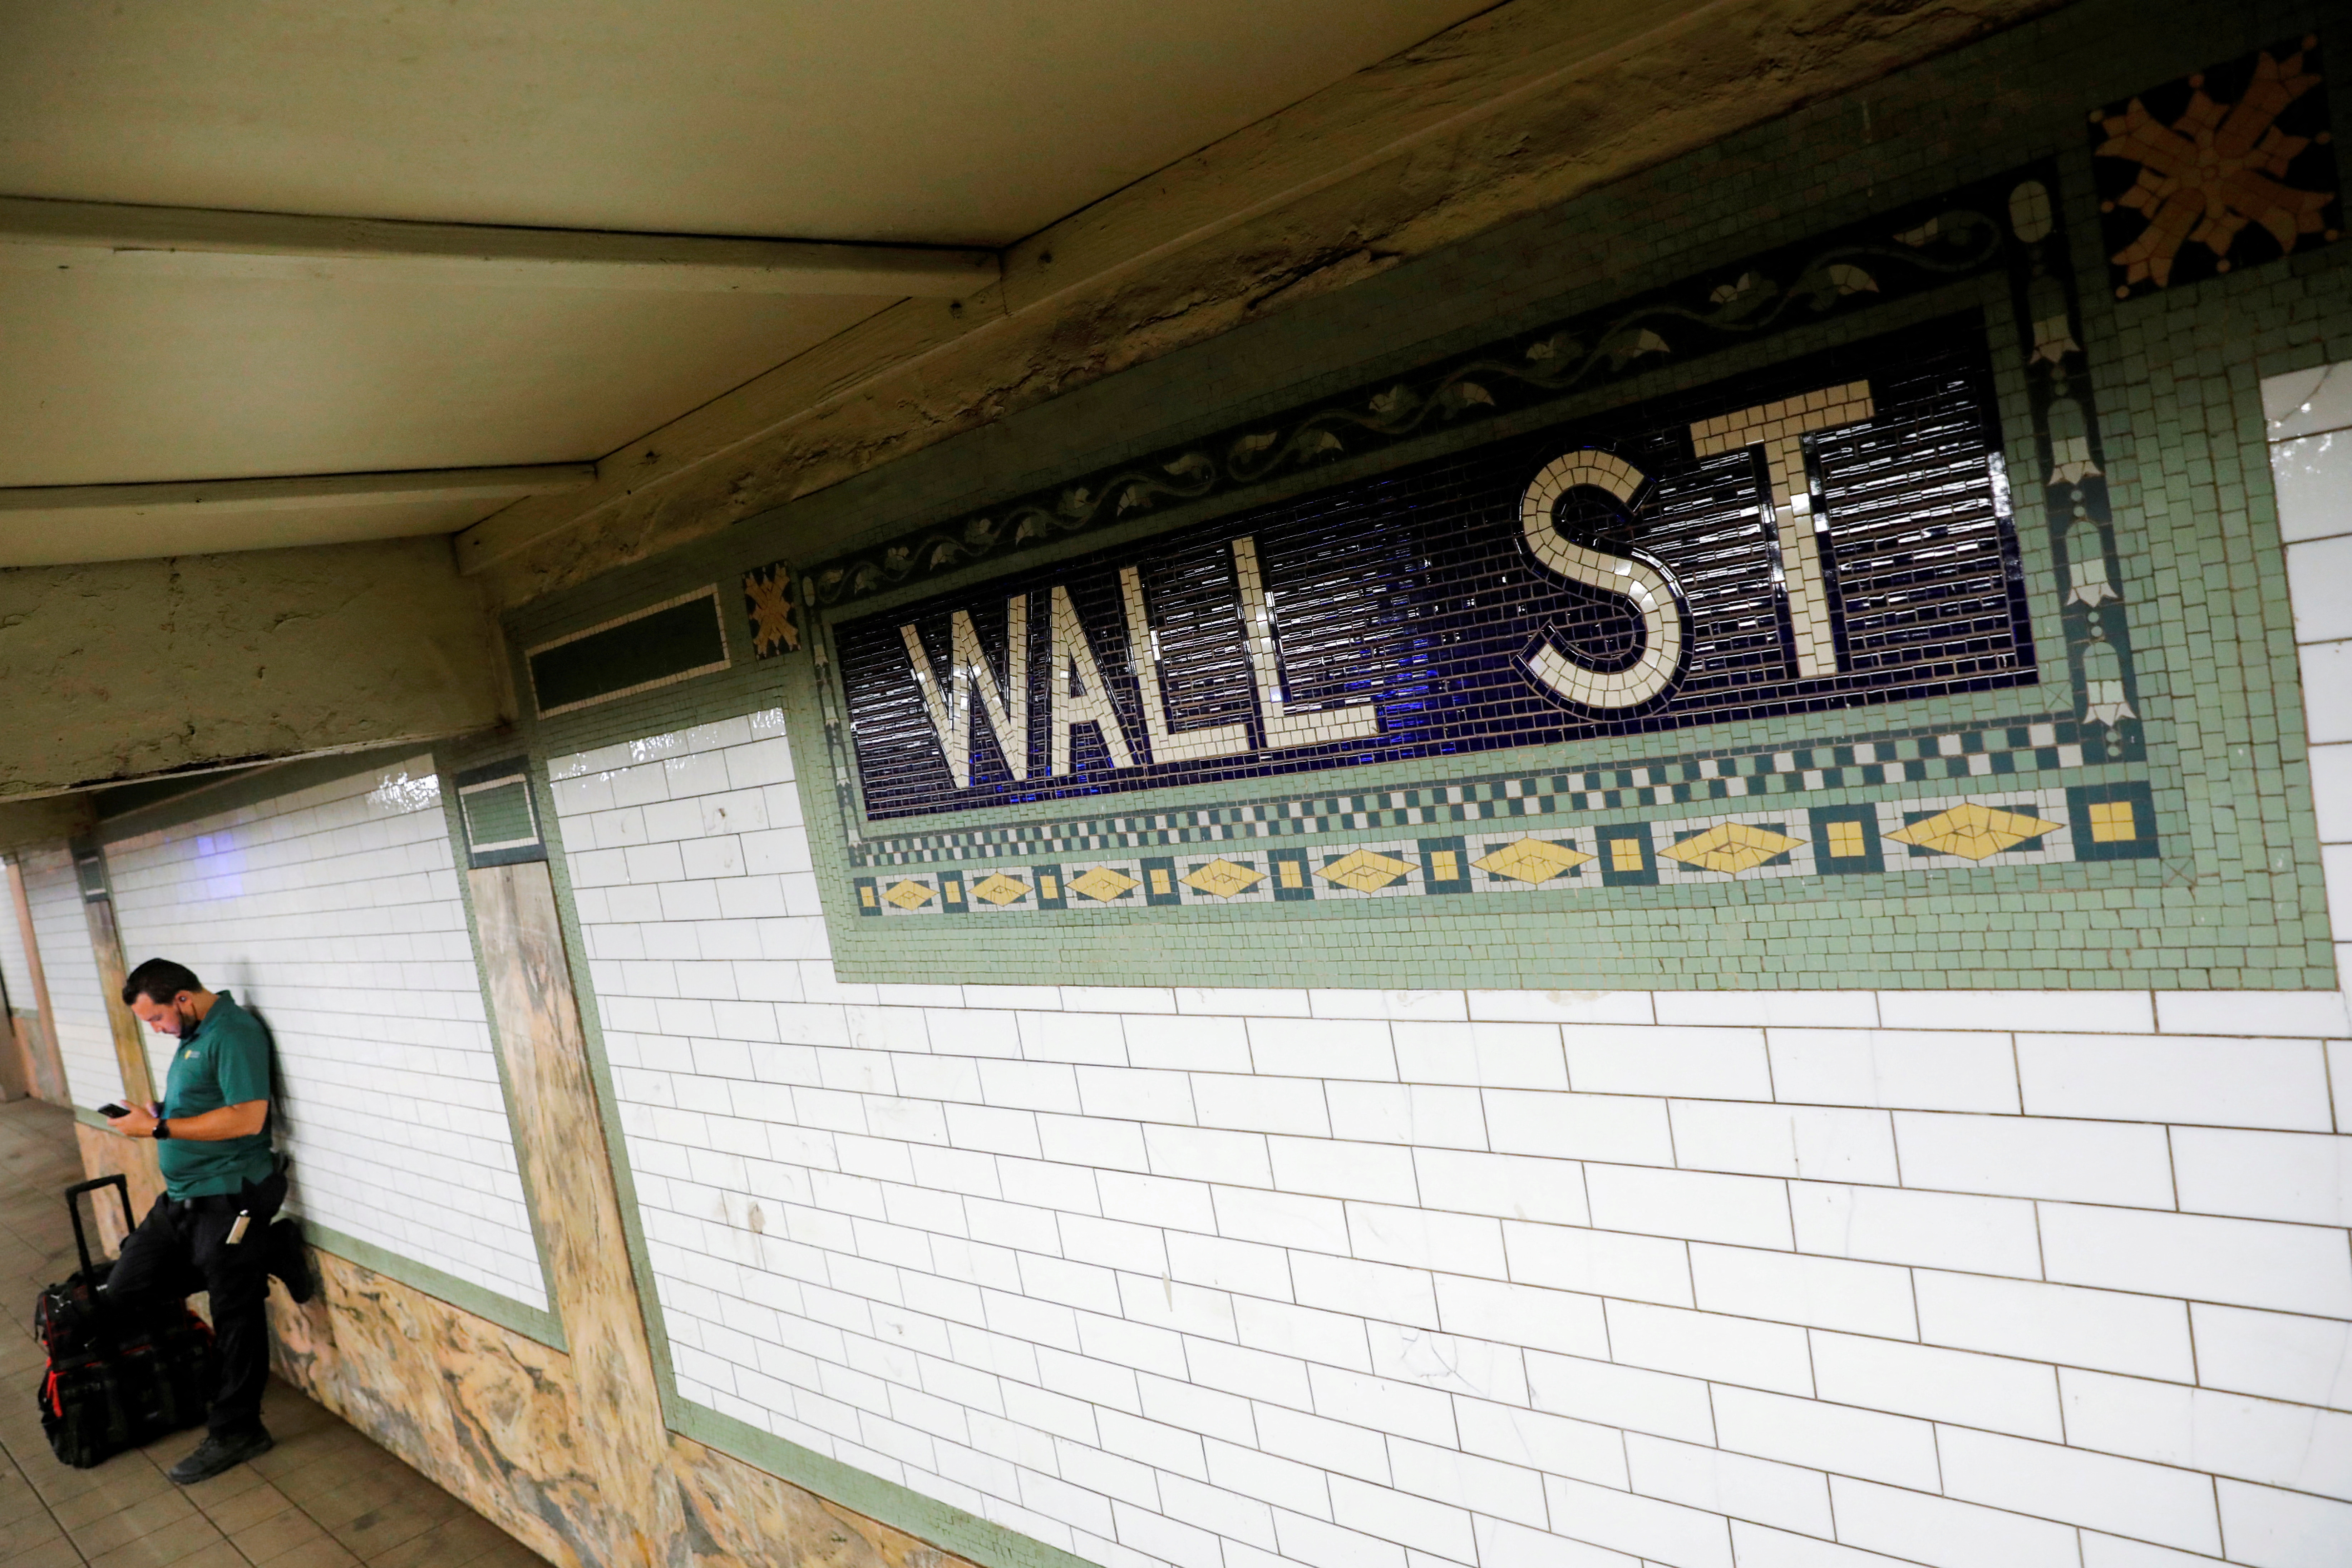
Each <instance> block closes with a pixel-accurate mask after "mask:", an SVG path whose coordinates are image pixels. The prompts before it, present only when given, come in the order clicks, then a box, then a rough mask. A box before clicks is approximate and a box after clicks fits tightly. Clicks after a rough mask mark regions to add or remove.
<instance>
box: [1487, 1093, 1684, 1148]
mask: <svg viewBox="0 0 2352 1568" xmlns="http://www.w3.org/2000/svg"><path fill="white" fill-rule="evenodd" d="M1484 1096H1485V1099H1486V1142H1487V1146H1488V1147H1489V1148H1491V1149H1493V1150H1495V1151H1496V1152H1497V1153H1504V1154H1546V1155H1550V1156H1552V1157H1553V1158H1556V1159H1567V1160H1613V1161H1617V1162H1620V1163H1624V1164H1630V1165H1671V1164H1673V1163H1675V1148H1674V1136H1673V1134H1672V1133H1671V1132H1670V1131H1668V1130H1667V1125H1666V1105H1665V1101H1664V1100H1642V1099H1633V1098H1629V1097H1626V1096H1622V1095H1608V1094H1549V1093H1545V1092H1542V1091H1540V1090H1534V1089H1486V1090H1485V1091H1484Z"/></svg>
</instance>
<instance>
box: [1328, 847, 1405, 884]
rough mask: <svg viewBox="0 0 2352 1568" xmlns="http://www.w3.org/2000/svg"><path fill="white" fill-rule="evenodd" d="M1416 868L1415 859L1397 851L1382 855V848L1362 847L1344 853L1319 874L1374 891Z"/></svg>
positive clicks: (1340, 882) (1329, 879) (1331, 880)
mask: <svg viewBox="0 0 2352 1568" xmlns="http://www.w3.org/2000/svg"><path fill="white" fill-rule="evenodd" d="M1411 871H1412V862H1411V861H1410V860H1400V859H1398V858H1396V857H1395V856H1393V855H1382V854H1381V853H1380V852H1379V851H1378V850H1373V849H1358V850H1355V851H1353V852H1351V853H1349V854H1347V855H1343V856H1341V857H1340V858H1339V859H1337V860H1334V861H1332V862H1331V864H1329V865H1328V866H1326V867H1324V868H1322V869H1321V870H1320V871H1318V872H1316V873H1315V874H1316V875H1317V876H1318V877H1320V878H1322V879H1324V880H1325V881H1327V882H1337V883H1339V886H1341V887H1343V888H1353V889H1356V891H1358V892H1360V893H1372V892H1378V891H1379V890H1380V889H1382V888H1385V887H1387V886H1388V885H1389V884H1390V883H1391V882H1393V881H1395V880H1396V879H1398V878H1399V877H1402V876H1404V875H1406V874H1407V873H1409V872H1411Z"/></svg>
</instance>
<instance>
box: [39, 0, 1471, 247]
mask: <svg viewBox="0 0 2352 1568" xmlns="http://www.w3.org/2000/svg"><path fill="white" fill-rule="evenodd" d="M1484 9H1486V0H1284V3H1283V4H1281V5H1264V4H1260V3H1257V0H1187V3H1186V4H1183V5H1167V4H1164V3H1160V0H1091V3H1089V4H1087V5H1071V4H1068V3H1067V0H992V3H991V4H988V5H958V4H950V3H948V0H861V3H860V4H857V5H837V4H822V3H818V0H795V3H793V4H758V3H755V0H698V3H681V4H674V5H625V4H620V3H618V0H603V3H580V0H567V3H560V4H559V3H557V0H498V3H490V4H480V5H395V4H373V5H368V4H327V5H319V4H313V3H310V0H172V3H170V4H160V3H156V0H133V3H131V4H126V5H109V6H94V5H54V4H47V3H45V0H6V3H5V5H0V193H5V194H7V195H26V196H52V197H67V198H73V199H78V200H84V201H113V202H140V203H151V204H159V205H173V206H215V207H236V208H245V209H253V210H262V211H271V212H299V213H322V214H341V215H349V216H365V217H386V218H421V219H438V220H443V221H448V222H473V223H499V224H530V225H541V226H555V227H580V228H604V229H635V230H645V231H671V232H690V233H707V234H735V235H769V236H776V237H805V238H840V239H899V240H920V241H930V242H940V243H971V244H1003V243H1005V242H1009V241H1011V240H1013V239H1015V238H1018V237H1021V236H1023V235H1024V234H1028V233H1030V232H1032V231H1034V230H1035V229H1037V228H1040V227H1042V226H1045V225H1046V224H1048V223H1050V222H1052V221H1053V220H1055V218H1058V217H1061V216H1064V215H1066V214H1067V213H1069V212H1072V211H1074V210H1076V208H1078V207H1081V206H1084V205H1087V203H1089V202H1092V201H1095V200H1097V199H1098V198H1100V197H1101V196H1104V195H1108V194H1109V193H1110V192H1112V191H1114V190H1117V189H1118V188H1119V187H1120V186H1122V185H1124V184H1128V183H1129V182H1130V181H1133V180H1136V179H1139V178H1141V177H1142V176H1144V175H1146V174H1150V173H1151V172H1152V171H1154V170H1156V169H1159V168H1160V167H1162V166H1164V165H1166V164H1167V163H1171V161H1173V160H1175V159H1177V158H1180V157H1182V156H1183V155H1184V154H1186V153H1191V152H1192V151H1193V150H1195V149H1197V148H1200V147H1202V146H1204V145H1206V144H1207V143H1209V142H1213V141H1215V140H1216V139H1218V138H1219V137H1221V136H1223V135H1225V134H1227V133H1229V132H1233V131H1235V130H1237V129H1239V128H1240V127H1242V126H1244V125H1246V124H1248V123H1250V122H1251V121H1255V120H1257V119H1260V118H1262V117H1263V116H1265V115H1267V114H1269V113H1272V112H1273V111H1275V110H1278V109H1280V108H1282V107H1284V106H1285V105H1286V104H1289V103H1292V102H1295V101H1297V100H1299V99H1301V98H1304V97H1306V96H1307V95H1308V94H1309V93H1312V92H1314V91H1315V90H1317V89H1319V88H1322V87H1324V86H1327V85H1328V84H1329V83H1331V82H1333V81H1336V80H1338V79H1339V78H1341V77H1343V76H1346V75H1348V74H1349V72H1351V71H1354V70H1357V69H1360V68H1363V67H1366V66H1369V65H1371V64H1372V63H1374V62H1375V61H1378V60H1380V59H1382V58H1385V57H1387V56H1389V55H1391V54H1393V53H1395V52H1396V51H1397V50H1399V49H1402V48H1405V47H1410V46H1412V45H1413V44H1415V43H1418V42H1420V41H1421V40H1422V39H1423V38H1426V37H1430V36H1431V35H1432V34H1433V33H1436V32H1439V31H1441V30H1443V29H1444V28H1445V27H1447V26H1451V25H1452V24H1454V22H1456V21H1459V20H1461V19H1462V18H1463V17H1465V16H1472V15H1475V13H1477V12H1479V11H1482V10H1484Z"/></svg>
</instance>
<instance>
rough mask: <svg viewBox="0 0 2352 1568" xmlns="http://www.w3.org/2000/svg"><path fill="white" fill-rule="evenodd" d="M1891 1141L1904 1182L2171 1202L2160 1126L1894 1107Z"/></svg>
mask: <svg viewBox="0 0 2352 1568" xmlns="http://www.w3.org/2000/svg"><path fill="white" fill-rule="evenodd" d="M1895 1146H1896V1148H1897V1149H1898V1150H1899V1151H1900V1152H1901V1153H1902V1157H1903V1184H1904V1185H1905V1186H1906V1187H1927V1188H1937V1189H1941V1190H1944V1191H1947V1192H1961V1193H1992V1194H2002V1195H2006V1196H2011V1197H2027V1198H2066V1199H2071V1200H2073V1201H2075V1202H2078V1203H2093V1204H2126V1205H2134V1206H2136V1207H2139V1208H2170V1207H2171V1206H2172V1164H2171V1160H2170V1158H2169V1153H2168V1145H2167V1144H2166V1142H2165V1135H2164V1129H2163V1128H2161V1127H2147V1126H2132V1125H2126V1124H2123V1123H2117V1122H2111V1121H2056V1120H2053V1119H2052V1118H2049V1117H2042V1116H1966V1115H1956V1114H1951V1113H1948V1112H1938V1111H1925V1110H1899V1111H1896V1112H1895Z"/></svg>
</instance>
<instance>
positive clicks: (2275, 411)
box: [2262, 365, 2352, 471]
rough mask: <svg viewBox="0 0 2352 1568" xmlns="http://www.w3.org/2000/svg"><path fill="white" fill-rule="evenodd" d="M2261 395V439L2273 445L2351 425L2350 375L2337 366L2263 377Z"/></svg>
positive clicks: (2351, 383)
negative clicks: (2262, 420) (2262, 437)
mask: <svg viewBox="0 0 2352 1568" xmlns="http://www.w3.org/2000/svg"><path fill="white" fill-rule="evenodd" d="M2262 394H2263V419H2264V421H2265V422H2266V424H2265V427H2264V437H2265V438H2266V439H2268V440H2269V441H2271V442H2272V443H2273V444H2276V443H2279V442H2284V441H2290V440H2294V439H2296V438H2297V437H2305V436H2309V435H2313V434H2315V433H2317V432H2321V431H2327V430H2340V429H2342V428H2344V427H2345V426H2347V425H2352V376H2347V375H2345V374H2343V372H2342V369H2341V368H2340V367H2339V366H2337V365H2319V366H2316V367H2315V368H2313V369H2310V370H2294V371H2285V372H2283V373H2281V374H2277V375H2273V376H2265V377H2264V378H2263V383H2262ZM2330 471H2332V469H2331V470H2330Z"/></svg>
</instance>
